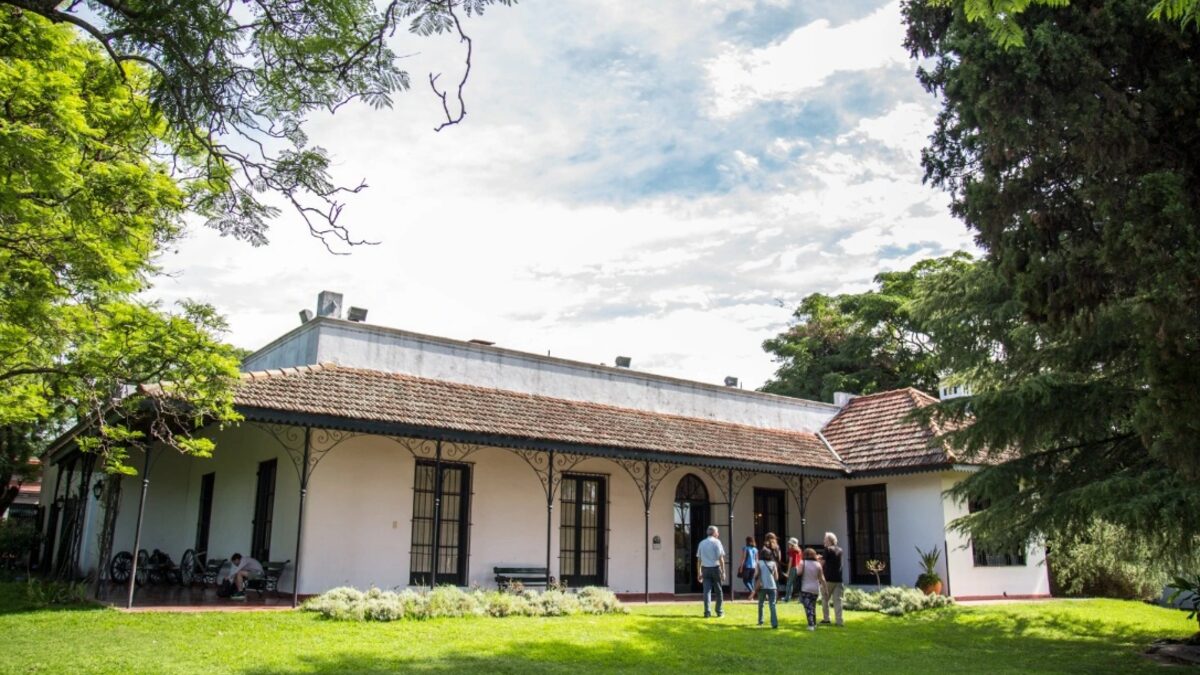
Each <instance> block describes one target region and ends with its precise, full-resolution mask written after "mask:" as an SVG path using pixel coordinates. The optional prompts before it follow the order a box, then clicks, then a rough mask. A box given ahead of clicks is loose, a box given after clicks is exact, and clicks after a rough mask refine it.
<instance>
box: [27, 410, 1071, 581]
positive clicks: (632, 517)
mask: <svg viewBox="0 0 1200 675" xmlns="http://www.w3.org/2000/svg"><path fill="white" fill-rule="evenodd" d="M214 439H215V440H216V441H217V451H216V453H215V455H214V457H212V458H211V459H194V458H188V457H183V456H181V455H179V454H177V453H174V452H170V451H163V452H161V455H160V456H159V457H158V459H157V460H156V461H155V463H154V464H153V466H152V469H151V481H150V490H149V493H148V496H147V503H146V516H145V520H144V523H143V535H142V541H143V544H142V546H143V548H145V549H147V550H153V549H154V548H161V549H163V550H165V551H167V552H168V553H170V554H171V556H172V558H174V559H175V560H176V561H178V560H179V558H180V556H181V555H182V553H183V551H184V550H185V549H188V548H191V547H192V546H193V544H194V540H195V534H196V522H197V516H198V510H199V488H200V480H201V477H202V476H203V475H204V474H205V473H208V472H210V471H211V472H215V473H216V479H215V483H214V502H213V514H212V522H211V530H210V536H209V549H210V555H212V556H216V557H222V558H225V557H228V556H229V555H231V554H232V553H233V552H235V551H241V552H242V553H246V552H248V550H249V548H250V540H251V521H252V518H253V511H254V504H253V502H254V492H255V486H256V478H255V474H256V471H257V468H258V463H259V462H261V461H264V460H267V459H271V458H276V459H277V460H278V470H277V475H276V491H275V508H274V522H273V527H272V537H271V559H272V560H288V559H292V560H294V559H295V550H294V548H295V536H296V517H297V507H298V488H299V479H298V476H297V474H296V471H295V468H294V465H293V464H292V462H291V460H290V457H289V456H288V455H287V454H285V453H283V452H282V451H281V450H280V449H279V447H278V445H277V443H276V441H275V439H274V438H273V437H271V436H269V435H267V434H265V433H264V432H262V431H261V429H259V428H258V427H256V426H254V425H252V424H248V423H246V424H242V425H241V426H240V427H236V428H231V429H228V430H226V431H220V432H214ZM415 461H416V460H415V459H414V458H413V456H412V454H411V453H410V452H409V451H408V450H406V449H405V448H404V447H403V446H402V445H400V444H398V443H396V442H394V441H392V440H390V439H387V438H384V437H380V436H365V435H364V436H356V437H354V438H351V439H350V440H348V441H346V442H344V443H343V444H341V445H339V446H338V447H337V448H335V449H334V450H333V451H332V452H330V453H329V454H328V455H326V456H325V457H324V458H323V459H322V460H321V462H320V464H319V465H318V466H317V468H316V470H315V471H314V473H313V475H312V481H311V483H310V490H309V496H308V506H307V514H306V525H305V534H304V542H305V544H304V552H303V556H304V568H303V572H302V580H301V586H300V591H301V593H305V594H308V593H319V592H321V591H324V590H327V589H329V588H332V587H334V586H339V585H347V584H348V585H353V586H358V587H368V586H371V585H375V586H379V587H382V588H392V587H404V586H406V585H407V584H408V580H409V556H410V548H411V547H410V543H411V532H412V529H411V528H412V502H413V478H414V471H415ZM130 463H131V464H132V465H133V466H136V467H141V465H142V458H141V457H140V456H134V457H131V458H130ZM464 463H466V464H468V465H469V466H470V469H471V500H470V510H469V523H470V544H469V551H468V556H469V557H468V578H467V583H468V584H476V585H480V586H491V585H493V576H494V573H493V569H492V568H493V567H495V566H500V565H530V566H537V567H540V566H542V565H543V564H544V561H545V555H546V501H545V493H544V492H543V489H542V485H541V483H540V482H539V480H538V478H537V477H536V474H535V473H534V472H533V470H532V469H531V468H530V467H529V466H528V465H527V464H525V462H524V461H523V460H522V459H521V458H520V457H519V456H518V455H517V454H516V453H514V452H512V451H510V450H507V449H503V448H490V447H485V448H481V449H479V450H478V451H476V452H475V453H474V454H472V455H470V456H469V457H468V458H467V459H466V460H465V462H464ZM56 473H57V469H56V468H48V470H47V473H46V478H47V481H46V485H47V486H48V487H47V490H52V489H53V484H54V481H55V479H56V477H57V476H56ZM572 473H584V474H590V475H602V476H604V477H605V479H606V487H607V500H608V503H607V515H608V522H607V525H608V532H607V537H608V538H607V555H608V560H607V578H608V586H609V587H610V588H612V589H613V590H615V591H617V592H621V593H640V592H641V591H642V590H643V564H644V563H643V556H644V551H645V547H646V546H647V544H648V541H647V540H646V539H645V538H644V523H643V506H642V501H641V495H640V485H637V484H635V483H634V481H633V480H632V479H631V478H630V477H629V475H628V474H627V473H626V472H625V471H624V470H623V469H622V468H621V467H620V466H619V465H617V464H616V463H614V462H612V461H609V460H606V459H600V458H588V459H586V460H584V461H582V462H581V463H579V464H578V465H576V466H575V467H574V468H573V469H572ZM688 473H693V474H695V475H696V476H698V477H699V478H700V479H701V480H702V481H703V482H704V484H705V486H706V488H707V489H708V492H709V498H710V500H711V501H712V502H713V503H714V507H713V510H712V515H713V521H714V522H713V523H712V524H715V525H717V526H718V527H720V528H721V533H722V534H721V536H722V540H723V541H724V542H725V545H726V549H727V550H728V551H729V552H730V555H731V557H732V558H733V562H734V564H736V563H737V562H738V556H739V552H740V549H741V545H742V542H743V541H744V538H745V537H746V535H748V534H750V533H752V531H753V523H754V518H753V516H754V514H753V497H754V488H756V487H759V488H773V489H785V486H784V484H783V483H782V482H781V481H780V480H779V479H778V478H777V477H774V476H771V475H765V474H764V475H759V476H756V477H754V478H753V479H751V480H750V481H749V482H748V483H747V484H746V485H745V486H744V487H743V488H742V490H741V492H740V493H739V495H738V500H737V503H736V505H735V508H734V527H733V531H732V532H728V531H727V527H726V525H727V519H726V511H725V507H724V506H723V505H718V503H719V502H723V501H724V497H723V495H722V491H721V489H720V486H718V484H717V483H715V482H714V481H713V479H712V477H711V476H710V475H709V474H708V473H707V472H705V471H703V470H700V469H697V468H694V467H681V468H678V469H675V470H674V471H672V472H671V473H670V474H668V475H667V476H666V477H665V478H664V479H663V480H662V482H661V484H660V485H659V487H658V489H657V491H656V493H655V496H654V501H653V504H652V506H651V518H650V537H651V539H652V538H653V537H654V536H656V535H657V536H658V537H660V539H661V541H662V547H661V548H660V549H658V550H653V549H651V551H650V591H651V592H652V593H668V594H669V593H673V592H674V545H673V543H674V541H673V531H674V522H673V508H672V503H673V501H674V495H675V489H676V486H677V485H678V483H679V481H680V480H682V478H683V477H684V476H685V475H687V474H688ZM963 475H964V474H961V473H954V472H945V473H928V474H912V475H906V476H890V477H883V478H869V479H858V480H840V479H839V480H828V481H825V482H823V483H821V484H820V485H819V486H818V487H817V488H816V490H815V491H814V492H813V494H812V496H811V497H810V500H809V503H808V513H807V522H806V526H805V530H806V537H805V541H806V542H807V543H816V542H818V541H820V539H821V536H822V535H823V534H824V532H826V531H832V532H834V533H835V534H837V536H838V538H839V540H840V541H841V543H842V545H843V547H844V548H846V549H847V553H849V550H850V549H851V548H852V546H853V544H852V542H850V541H849V539H848V532H847V524H846V500H845V495H846V488H847V487H849V486H854V485H869V484H879V483H883V484H885V485H886V486H887V501H888V530H889V545H890V553H891V564H890V568H891V574H892V583H893V584H896V585H912V584H913V583H914V582H915V580H916V578H917V575H918V574H919V573H920V565H919V561H918V558H917V554H916V551H915V550H914V547H920V548H921V549H923V550H925V549H929V548H934V547H937V548H940V549H943V550H948V552H949V555H948V556H946V555H944V556H943V560H942V561H941V565H940V569H939V573H940V574H941V576H942V578H943V580H944V581H949V590H950V592H951V593H953V594H954V595H955V596H956V597H999V596H1004V595H1006V594H1007V595H1009V596H1015V597H1027V596H1042V595H1047V594H1048V593H1049V586H1048V580H1047V577H1046V569H1045V565H1044V564H1043V562H1044V551H1043V550H1042V549H1041V548H1040V547H1033V548H1031V549H1030V552H1029V556H1028V563H1027V564H1026V565H1025V566H1015V567H975V566H974V561H973V557H972V552H971V549H970V546H969V542H968V541H966V540H965V539H963V538H962V537H961V536H959V535H957V534H956V533H953V532H949V531H948V530H947V528H946V525H947V524H948V523H949V522H950V521H952V520H953V519H954V518H957V517H959V516H960V515H962V514H963V513H965V510H964V507H963V506H962V505H961V504H957V503H954V502H952V501H950V500H948V499H944V498H943V495H942V493H943V491H944V490H945V489H947V488H949V487H950V486H952V485H953V484H954V482H956V481H957V480H961V479H962V477H963ZM718 477H719V478H721V479H722V480H723V474H718ZM76 482H77V481H76ZM140 487H141V479H140V477H127V478H125V479H124V483H123V490H122V504H121V513H120V517H119V519H118V524H117V531H116V535H115V544H114V551H121V550H130V549H131V548H132V542H133V535H134V523H135V520H136V515H137V500H138V496H139V491H140ZM785 500H786V505H787V527H786V531H785V532H780V533H778V534H780V536H781V537H782V538H783V539H784V540H786V538H787V537H789V536H795V537H800V536H801V535H800V530H801V528H800V522H801V521H800V514H799V510H798V507H797V505H796V503H795V500H794V499H793V498H792V495H791V494H790V493H787V492H785ZM95 511H96V509H94V508H93V509H91V514H90V519H91V520H93V521H94V520H95V519H96V518H97V517H98V514H97V513H95ZM560 511H561V509H560V507H559V503H558V499H556V503H555V510H554V515H553V521H552V527H551V573H552V574H553V575H555V576H558V575H559V561H558V555H559V541H558V535H559V519H560V517H561V513H560ZM94 539H95V525H94V524H93V525H92V527H91V528H89V530H88V534H87V535H86V540H85V542H84V550H85V552H86V555H85V556H84V558H83V560H84V566H85V570H84V571H85V572H86V571H89V570H90V569H93V568H94V565H95V562H96V561H95V541H94ZM759 544H760V545H761V542H759ZM293 570H294V567H292V568H289V570H288V572H287V573H285V575H284V577H283V579H282V583H281V585H280V588H281V589H282V590H290V589H291V583H292V574H293ZM847 572H848V570H847Z"/></svg>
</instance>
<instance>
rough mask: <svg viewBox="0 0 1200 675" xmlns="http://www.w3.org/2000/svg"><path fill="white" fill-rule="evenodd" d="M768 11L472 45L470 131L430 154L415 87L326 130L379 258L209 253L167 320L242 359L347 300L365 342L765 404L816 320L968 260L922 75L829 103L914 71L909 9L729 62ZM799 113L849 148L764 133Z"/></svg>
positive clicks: (190, 266) (229, 245)
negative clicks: (508, 354)
mask: <svg viewBox="0 0 1200 675" xmlns="http://www.w3.org/2000/svg"><path fill="white" fill-rule="evenodd" d="M775 1H776V0H772V2H775ZM780 1H782V0H780ZM760 5H761V3H755V2H751V1H750V0H739V2H737V3H733V2H729V3H725V2H716V1H715V0H713V1H708V2H704V3H693V2H690V1H685V0H664V2H662V3H650V4H648V5H646V6H645V7H642V8H640V9H639V11H636V12H634V11H630V10H629V6H628V3H626V2H617V1H616V0H592V1H591V2H584V1H583V0H553V2H545V3H542V4H533V3H531V4H520V5H517V6H515V7H514V8H512V9H495V10H493V11H491V12H489V13H488V14H487V15H486V16H485V17H484V18H483V19H481V20H478V21H475V20H472V21H471V22H470V24H469V27H470V28H471V29H472V30H473V31H474V32H473V35H472V36H473V37H474V39H475V49H476V52H475V67H474V69H473V74H472V79H471V82H470V83H469V85H468V90H467V93H466V95H467V97H468V111H469V114H468V116H467V118H466V120H465V121H464V123H463V124H462V125H460V126H456V127H452V128H450V129H447V130H446V131H443V132H441V133H437V134H435V133H433V132H432V130H431V129H432V126H433V125H434V124H436V122H437V114H438V112H439V110H438V107H437V103H436V101H435V100H434V99H432V97H431V96H432V95H431V94H429V93H428V92H427V91H423V90H421V89H420V88H419V87H418V88H417V89H415V90H414V91H412V92H410V93H408V94H405V95H404V96H402V97H400V98H399V99H398V100H397V106H396V108H395V109H394V110H383V111H376V110H371V109H369V108H366V107H364V106H350V107H347V108H344V109H343V110H341V111H340V112H339V113H338V114H337V115H335V116H333V117H330V118H326V119H321V120H317V121H316V123H314V124H313V125H312V128H311V129H310V132H311V136H312V139H313V141H314V142H315V143H318V144H321V145H323V146H325V147H327V148H329V149H330V150H331V152H332V153H333V155H334V157H335V159H336V165H335V167H334V168H335V173H336V175H337V177H338V178H339V179H341V180H344V181H348V182H349V181H357V180H359V179H361V178H363V177H365V178H366V179H367V182H368V183H369V184H370V185H371V187H370V189H368V190H366V191H365V192H363V193H362V194H359V195H356V196H354V197H353V198H352V199H351V201H350V204H349V205H348V207H347V209H346V211H345V213H344V215H343V218H344V223H345V224H346V225H348V226H349V227H350V228H351V229H352V231H353V232H354V233H355V235H357V236H361V237H364V238H367V239H374V240H379V241H380V242H382V243H381V244H380V245H378V246H373V247H362V248H358V249H356V250H355V251H354V252H353V254H352V255H350V256H344V257H338V256H330V255H329V254H328V253H326V252H325V249H324V248H323V247H322V246H321V245H320V244H319V243H318V242H316V241H314V240H313V239H311V238H310V237H309V236H308V235H307V233H306V232H305V231H304V230H303V229H302V228H303V226H302V224H300V223H298V222H297V219H296V218H295V217H294V216H293V215H291V214H290V213H288V212H286V211H285V215H284V216H283V217H282V218H281V220H280V222H279V223H277V224H276V225H275V226H274V228H273V229H272V232H271V236H272V243H271V244H270V245H269V246H267V247H265V248H261V249H253V248H250V247H248V246H246V245H243V244H239V243H236V242H232V241H230V240H224V239H220V238H219V237H217V236H216V235H215V234H214V233H213V232H211V231H207V230H202V229H197V230H194V231H193V233H192V236H191V237H190V239H189V240H188V241H186V242H184V243H183V244H182V245H181V246H180V247H179V249H180V252H179V254H178V255H174V256H167V258H166V259H165V260H164V265H165V266H166V267H167V268H168V270H169V271H171V272H173V273H175V274H174V275H173V276H172V277H170V278H167V279H163V280H161V281H160V282H159V283H158V287H157V289H156V290H155V292H154V295H155V296H156V297H159V298H163V299H166V300H172V299H177V298H181V297H192V298H196V299H200V300H206V301H209V302H212V303H213V304H214V305H216V306H217V307H218V309H220V310H221V311H223V312H224V313H226V314H227V315H228V317H229V319H230V322H231V325H232V327H233V331H232V335H231V339H232V341H233V342H234V343H235V344H238V345H240V346H244V347H251V348H254V347H259V346H262V345H264V344H266V343H267V342H268V341H269V340H271V339H273V338H274V337H276V336H278V335H279V334H281V333H283V332H284V331H286V330H289V329H291V328H292V327H293V326H295V325H296V324H297V322H298V318H297V315H296V313H297V311H298V310H300V309H302V308H307V307H311V306H312V305H313V304H314V301H315V296H316V293H317V292H318V291H320V290H322V289H330V290H339V291H342V292H344V293H345V294H346V300H347V302H348V303H350V304H354V305H357V306H363V307H367V308H369V310H370V315H369V320H370V322H372V323H378V324H382V325H389V326H396V327H400V328H406V329H410V330H416V331H421V332H427V333H433V334H438V335H446V336H449V337H454V338H462V339H469V338H476V337H478V338H485V339H489V340H494V341H496V342H497V343H499V344H501V345H503V346H507V347H511V348H516V349H525V350H528V351H531V352H536V353H543V354H544V353H546V351H547V350H549V351H551V352H552V353H553V354H555V355H558V356H564V357H568V358H576V359H580V360H584V361H591V362H602V361H603V362H609V363H611V361H612V358H613V357H614V356H615V355H616V354H618V353H620V354H627V355H631V356H633V357H634V367H635V368H643V369H648V370H652V371H655V372H661V373H664V374H670V375H676V376H682V377H692V378H697V379H701V380H704V381H709V382H720V381H721V379H722V378H723V377H724V376H726V375H735V376H738V377H740V378H742V381H743V382H744V383H745V385H746V386H747V387H755V386H758V385H759V384H761V383H762V381H763V380H764V379H765V378H767V377H769V376H770V374H771V373H772V371H773V370H774V365H773V364H772V363H771V361H770V359H769V357H768V356H767V355H766V354H764V353H763V352H762V350H761V347H760V345H761V342H762V341H763V340H764V339H765V338H768V337H770V336H772V335H773V334H774V333H776V332H778V331H779V330H780V329H782V328H783V327H784V326H785V325H786V322H787V321H788V319H789V317H790V314H791V311H792V309H793V308H794V306H795V304H796V303H797V302H798V301H799V299H800V298H801V297H803V296H804V295H806V294H808V293H811V292H815V291H823V292H838V291H844V290H860V289H862V288H863V287H865V286H866V285H867V284H869V283H870V279H871V278H872V277H873V276H874V275H875V274H876V273H877V272H878V271H879V270H880V269H882V268H883V267H884V266H893V265H904V264H906V263H908V261H910V260H912V259H914V257H916V256H921V257H923V256H926V255H936V254H941V253H945V252H947V251H950V250H953V249H956V248H960V247H963V246H967V245H969V241H968V238H967V236H966V234H965V231H964V230H963V228H962V226H961V225H960V224H958V223H956V222H955V221H953V220H952V219H951V218H950V217H949V216H948V215H946V209H945V201H946V200H945V198H944V196H941V195H939V194H938V193H936V192H935V191H934V190H932V189H931V188H928V187H926V186H923V185H922V184H921V174H920V167H919V166H918V165H917V162H916V161H915V158H914V154H913V153H915V152H916V150H917V149H919V147H920V145H921V142H922V138H921V136H922V135H923V133H926V132H924V129H925V128H926V127H927V125H929V124H930V122H929V115H931V111H932V109H931V108H930V107H929V106H928V105H927V102H926V103H921V104H917V103H913V101H914V100H917V99H918V98H919V99H920V100H922V101H924V100H925V99H924V98H923V94H921V92H920V88H919V86H918V85H917V84H916V82H915V81H913V79H912V76H911V74H909V73H908V72H907V70H906V69H895V68H893V69H892V70H889V71H882V73H881V74H880V75H879V77H881V78H901V80H888V81H886V82H883V84H886V85H888V86H887V87H881V88H880V92H875V94H876V95H877V97H878V98H879V101H877V102H876V103H875V104H873V105H872V106H868V107H869V108H870V109H871V112H869V113H866V114H864V113H863V112H861V111H856V110H853V109H850V107H849V106H847V105H846V104H844V103H842V101H841V99H839V98H838V96H839V95H840V94H838V93H837V92H836V91H833V90H834V89H836V87H831V86H830V85H831V83H835V82H836V81H837V78H836V76H835V74H836V73H839V72H848V71H856V70H857V71H861V70H869V69H876V68H879V67H880V66H887V65H889V64H894V63H897V62H904V61H903V59H904V55H903V52H902V50H901V49H900V47H899V42H900V40H901V38H902V27H901V26H900V24H899V17H898V9H897V4H896V3H892V4H889V5H887V6H886V7H884V8H883V9H880V10H878V11H875V12H873V13H871V14H869V15H867V16H865V17H861V18H859V19H857V20H851V21H848V22H844V23H841V24H839V25H836V26H835V25H833V24H831V23H830V22H828V21H825V20H820V21H815V22H810V23H808V24H807V25H805V26H800V27H798V28H796V30H794V31H792V32H791V33H790V34H788V35H787V37H785V38H784V39H782V40H780V41H778V42H777V43H774V44H771V45H768V46H766V47H762V48H755V47H753V46H750V45H738V44H733V43H729V42H727V41H728V40H730V33H729V31H728V30H727V27H726V25H725V23H724V21H725V19H726V18H727V16H728V15H729V14H730V13H731V12H735V11H736V12H742V13H749V14H747V16H746V17H742V19H740V20H744V21H747V22H751V23H752V22H753V14H752V13H753V12H754V11H755V10H756V8H758V7H759V6H760ZM808 9H811V7H809V6H806V10H808ZM813 11H815V10H813ZM747 17H749V18H747ZM723 41H725V42H723ZM410 42H411V41H406V42H405V44H404V45H403V46H402V47H401V50H402V51H406V52H411V51H414V45H413V44H410ZM419 49H420V50H421V52H422V53H421V54H420V55H419V56H417V57H414V58H413V60H411V62H410V63H409V64H408V67H409V69H410V70H411V71H412V73H413V75H414V80H415V81H417V82H420V81H422V80H423V73H424V72H426V71H427V70H435V71H437V70H444V71H446V73H447V76H449V74H451V73H453V72H454V68H455V67H456V66H457V65H458V62H457V60H456V59H459V58H460V57H461V52H460V47H459V45H458V44H457V42H456V41H454V40H442V41H434V42H428V43H426V42H421V43H420V44H419ZM905 63H906V62H905ZM721 78H725V79H723V80H722V79H721ZM889 87H890V88H889ZM893 90H895V91H897V92H901V93H899V94H892V93H888V92H891V91H893ZM714 92H716V95H717V99H718V104H717V106H718V107H719V108H720V109H721V111H723V113H722V114H732V112H739V113H744V115H743V116H741V117H739V118H738V121H737V123H736V124H734V123H732V122H730V121H729V120H728V119H725V118H721V119H713V118H711V117H709V115H708V112H709V111H708V110H707V108H706V106H708V105H709V104H710V102H711V101H712V99H713V96H714ZM796 96H805V97H808V98H810V99H818V98H820V99H822V101H823V104H824V105H825V106H827V107H828V108H829V109H830V110H832V111H834V112H835V113H836V115H835V117H836V118H837V119H836V120H835V123H831V124H830V128H828V129H822V130H818V131H809V130H808V128H809V127H810V126H811V125H810V124H809V121H810V120H808V119H800V120H798V121H797V123H796V124H794V125H791V126H794V127H795V129H794V130H790V131H789V128H790V127H789V125H783V126H782V128H780V127H779V126H777V125H773V124H770V123H768V122H771V121H772V120H767V121H766V122H764V121H762V120H759V121H758V122H756V123H751V122H750V121H747V120H748V119H751V118H753V117H754V115H755V114H756V113H757V112H759V111H758V109H757V107H756V106H758V104H759V103H761V102H763V101H773V100H785V99H789V98H793V97H796ZM822 97H823V98H822ZM860 103H861V102H858V103H857V104H860ZM722 106H723V107H722ZM923 125H924V126H923ZM818 126H819V125H818ZM655 181H657V182H658V183H659V184H654V183H655ZM912 214H918V215H912ZM930 214H933V215H930Z"/></svg>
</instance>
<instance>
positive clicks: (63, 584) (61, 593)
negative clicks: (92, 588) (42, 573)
mask: <svg viewBox="0 0 1200 675" xmlns="http://www.w3.org/2000/svg"><path fill="white" fill-rule="evenodd" d="M25 598H26V599H27V600H29V604H31V605H33V606H35V607H50V606H54V605H90V604H92V601H91V600H90V599H88V585H87V584H86V583H84V582H82V581H45V580H41V579H30V580H29V581H27V582H26V583H25Z"/></svg>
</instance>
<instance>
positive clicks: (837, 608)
mask: <svg viewBox="0 0 1200 675" xmlns="http://www.w3.org/2000/svg"><path fill="white" fill-rule="evenodd" d="M842 555H843V552H842V549H841V547H840V546H838V538H837V535H836V534H834V533H832V532H826V533H825V555H823V556H822V568H823V571H824V573H825V584H824V586H823V588H822V593H821V623H829V601H830V600H833V609H834V617H835V618H836V619H837V625H839V626H843V625H845V624H843V623H842Z"/></svg>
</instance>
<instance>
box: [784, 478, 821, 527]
mask: <svg viewBox="0 0 1200 675" xmlns="http://www.w3.org/2000/svg"><path fill="white" fill-rule="evenodd" d="M779 480H780V481H782V482H783V484H784V485H785V486H787V489H788V492H790V493H791V494H792V499H794V500H795V501H796V508H798V509H800V518H801V519H802V520H806V519H807V515H806V514H807V512H808V498H809V497H811V496H812V493H813V490H815V489H817V486H818V485H820V484H821V483H824V482H825V479H824V478H816V477H814V476H798V475H782V476H779Z"/></svg>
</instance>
